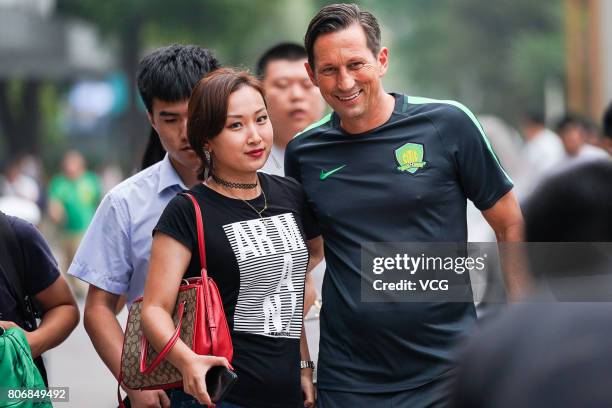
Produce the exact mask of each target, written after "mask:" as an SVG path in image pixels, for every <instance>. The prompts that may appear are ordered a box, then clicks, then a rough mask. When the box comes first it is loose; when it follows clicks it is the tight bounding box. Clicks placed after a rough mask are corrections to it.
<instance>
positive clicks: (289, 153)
mask: <svg viewBox="0 0 612 408" xmlns="http://www.w3.org/2000/svg"><path fill="white" fill-rule="evenodd" d="M296 143H297V142H296V141H293V142H289V144H288V145H287V149H286V150H285V176H286V177H290V178H293V179H295V181H297V183H298V185H299V190H300V194H299V196H300V197H301V201H302V203H301V205H302V226H303V227H304V234H305V235H306V239H313V238H316V237H318V236H319V235H321V229H320V227H319V223H318V222H317V219H316V217H315V215H314V212H313V211H312V208H311V207H310V205H308V199H307V197H306V193H305V191H304V189H303V188H302V177H301V176H302V175H301V174H300V171H299V165H298V158H297V155H296V154H295V145H296Z"/></svg>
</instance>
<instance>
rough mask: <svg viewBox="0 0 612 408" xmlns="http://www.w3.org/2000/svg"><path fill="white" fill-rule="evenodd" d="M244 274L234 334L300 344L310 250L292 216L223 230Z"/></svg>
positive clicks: (236, 311)
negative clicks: (295, 340)
mask: <svg viewBox="0 0 612 408" xmlns="http://www.w3.org/2000/svg"><path fill="white" fill-rule="evenodd" d="M223 230H224V231H225V234H226V235H227V238H228V240H229V242H230V245H231V247H232V250H233V251H234V255H235V256H236V260H237V261H238V268H239V270H240V291H239V293H238V301H237V303H236V310H235V312H234V330H236V331H242V332H247V333H253V334H259V335H262V336H268V337H287V338H298V339H299V338H300V334H301V330H302V308H303V294H304V275H305V273H306V267H307V264H308V249H307V248H306V244H305V242H304V240H303V239H302V235H301V233H300V230H299V228H298V226H297V223H296V222H295V218H294V217H293V214H291V213H285V214H281V215H275V216H273V217H266V218H257V219H253V220H249V221H241V222H235V223H233V224H227V225H224V226H223Z"/></svg>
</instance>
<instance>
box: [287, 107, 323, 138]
mask: <svg viewBox="0 0 612 408" xmlns="http://www.w3.org/2000/svg"><path fill="white" fill-rule="evenodd" d="M330 120H331V113H328V114H327V115H325V116H323V117H322V118H321V119H320V120H319V121H318V122H315V123H311V124H310V125H308V126H306V128H305V129H304V130H302V131H301V132H298V133H296V134H295V136H293V138H294V139H295V138H296V137H298V136H299V135H301V134H302V133H305V132H308V131H309V130H310V129H314V128H316V127H319V126H321V125H324V124H326V123H327V122H329V121H330Z"/></svg>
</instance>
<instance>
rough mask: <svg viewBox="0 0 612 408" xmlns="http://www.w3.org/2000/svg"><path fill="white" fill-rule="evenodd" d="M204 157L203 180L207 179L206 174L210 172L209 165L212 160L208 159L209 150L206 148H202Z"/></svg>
mask: <svg viewBox="0 0 612 408" xmlns="http://www.w3.org/2000/svg"><path fill="white" fill-rule="evenodd" d="M204 159H205V160H206V163H205V166H206V169H205V170H204V180H208V175H209V174H210V167H211V166H212V162H211V160H210V152H209V151H208V150H207V149H204Z"/></svg>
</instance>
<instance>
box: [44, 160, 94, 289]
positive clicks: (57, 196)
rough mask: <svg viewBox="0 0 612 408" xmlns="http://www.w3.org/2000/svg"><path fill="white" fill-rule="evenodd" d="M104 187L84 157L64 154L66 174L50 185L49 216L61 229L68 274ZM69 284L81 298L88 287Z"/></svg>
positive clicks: (72, 281)
mask: <svg viewBox="0 0 612 408" xmlns="http://www.w3.org/2000/svg"><path fill="white" fill-rule="evenodd" d="M101 193H102V186H101V184H100V179H99V178H98V176H97V175H96V174H95V173H93V172H91V171H88V170H87V164H86V162H85V158H84V157H83V155H82V154H81V153H80V152H78V151H76V150H70V151H68V152H66V153H65V154H64V157H63V160H62V172H61V173H60V174H57V175H56V176H54V177H53V178H52V179H51V181H50V182H49V209H48V211H49V217H50V218H51V220H52V221H53V222H54V223H55V224H56V225H57V226H58V227H59V229H60V233H61V240H62V249H63V256H64V259H63V260H62V261H63V262H62V263H61V264H63V267H62V271H63V272H66V270H67V269H68V266H69V265H70V262H72V258H74V254H75V252H76V250H77V248H78V246H79V242H81V238H82V237H83V234H84V233H85V230H86V229H87V226H88V225H89V223H90V222H91V219H92V218H93V215H94V213H95V212H96V207H97V206H98V203H99V202H100V197H101ZM69 283H70V284H71V286H72V288H73V289H74V290H75V292H76V294H77V295H78V296H80V297H82V296H84V295H85V290H86V288H85V287H84V286H83V285H82V284H81V283H80V282H78V281H77V280H74V279H69Z"/></svg>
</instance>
